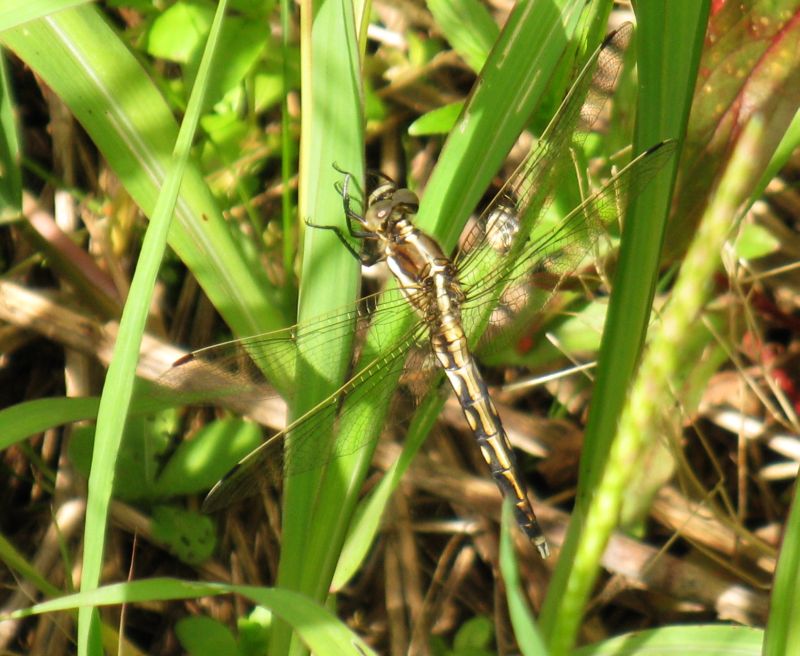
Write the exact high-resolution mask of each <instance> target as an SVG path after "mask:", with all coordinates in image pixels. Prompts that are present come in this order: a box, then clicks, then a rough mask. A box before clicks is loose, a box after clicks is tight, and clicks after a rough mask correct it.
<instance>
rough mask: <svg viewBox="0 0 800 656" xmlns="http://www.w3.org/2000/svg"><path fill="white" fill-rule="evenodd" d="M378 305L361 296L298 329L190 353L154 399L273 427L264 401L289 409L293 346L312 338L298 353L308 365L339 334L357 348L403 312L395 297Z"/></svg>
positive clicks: (164, 378)
mask: <svg viewBox="0 0 800 656" xmlns="http://www.w3.org/2000/svg"><path fill="white" fill-rule="evenodd" d="M377 299H378V295H377V294H375V295H371V296H366V297H364V298H362V299H361V300H360V301H359V303H358V304H357V305H356V306H349V307H347V308H342V309H340V310H338V311H335V312H332V313H330V314H327V315H323V316H320V317H316V318H314V319H312V320H310V321H307V322H304V323H302V324H297V325H294V326H290V327H288V328H285V329H282V330H277V331H273V332H269V333H264V334H261V335H254V336H251V337H246V338H244V339H238V340H233V341H230V342H224V343H222V344H216V345H214V346H211V347H208V348H205V349H200V350H197V351H194V352H192V353H189V354H188V355H186V356H184V357H182V358H180V359H179V360H177V361H176V362H175V363H174V364H173V365H172V367H170V369H168V370H167V371H166V372H165V373H164V374H162V375H161V376H160V377H159V378H158V380H157V381H156V382H157V383H158V384H159V386H160V387H161V388H162V390H161V391H160V392H159V398H160V399H162V400H163V399H164V398H167V399H168V400H171V401H172V402H174V403H175V405H208V404H214V405H223V406H225V407H227V408H229V409H231V410H233V411H234V412H237V413H239V414H243V415H248V416H250V417H252V418H253V419H255V420H256V421H259V422H260V423H262V424H265V425H267V426H272V427H274V426H275V418H274V417H275V415H274V412H269V410H270V408H274V407H275V404H270V403H268V401H269V400H270V399H275V398H276V397H279V396H280V397H282V398H283V399H284V401H285V402H286V403H288V404H289V405H291V403H292V401H293V399H294V395H295V394H296V391H297V389H298V386H297V381H296V380H295V368H296V366H297V358H298V356H299V351H298V342H299V341H300V340H302V339H304V338H305V337H306V336H313V343H312V346H310V347H309V346H307V345H306V346H304V348H303V351H302V353H303V357H305V358H307V359H308V360H309V361H313V358H314V357H316V354H317V353H318V352H319V351H321V350H323V349H325V347H326V345H327V344H328V343H329V342H330V341H331V340H340V339H341V338H342V334H343V332H347V331H351V332H352V331H354V332H355V334H356V342H357V343H358V342H359V341H360V340H361V339H362V338H363V335H364V334H365V333H366V328H367V326H368V325H370V324H371V323H372V322H373V321H378V322H380V323H381V324H383V325H390V324H391V322H392V321H393V317H396V316H397V312H398V309H399V308H401V307H402V308H405V300H404V299H402V298H400V296H399V294H397V295H395V296H392V297H389V298H388V299H383V300H381V306H380V308H379V309H376V304H377ZM265 410H267V412H265ZM282 425H285V422H284V423H283V424H282Z"/></svg>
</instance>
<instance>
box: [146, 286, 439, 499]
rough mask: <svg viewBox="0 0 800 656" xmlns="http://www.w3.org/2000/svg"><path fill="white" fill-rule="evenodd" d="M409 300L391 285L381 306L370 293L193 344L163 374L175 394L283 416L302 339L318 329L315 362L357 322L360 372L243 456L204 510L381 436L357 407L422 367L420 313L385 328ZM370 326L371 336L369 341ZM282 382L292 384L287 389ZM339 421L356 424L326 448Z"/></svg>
mask: <svg viewBox="0 0 800 656" xmlns="http://www.w3.org/2000/svg"><path fill="white" fill-rule="evenodd" d="M407 308H408V305H407V301H406V300H405V298H403V297H402V294H401V292H400V291H399V290H396V289H395V290H392V291H390V292H386V293H384V294H383V296H382V298H381V301H380V304H379V306H377V295H373V296H370V297H366V298H364V299H362V300H361V301H360V303H359V305H358V307H356V308H353V309H343V310H341V311H338V312H334V313H331V314H329V315H326V316H323V317H320V318H316V319H314V320H311V321H309V322H305V323H302V324H297V325H295V326H292V327H290V328H287V329H284V330H279V331H274V332H270V333H266V334H263V335H257V336H254V337H249V338H245V339H240V340H235V341H232V342H227V343H223V344H217V345H215V346H212V347H209V348H206V349H201V350H199V351H195V352H193V353H191V354H189V355H188V356H186V357H184V358H181V359H180V360H178V361H177V362H176V363H175V364H174V365H173V366H172V367H171V368H170V369H169V370H168V371H167V372H165V373H164V374H163V375H162V376H161V377H160V378H159V379H158V381H157V382H158V383H159V385H160V386H161V387H162V388H165V390H166V393H167V394H168V395H169V396H170V397H171V398H172V399H173V400H174V401H175V402H176V403H180V404H203V403H215V404H220V405H224V406H226V407H229V408H231V409H233V410H235V411H236V412H239V413H241V414H245V415H249V416H251V417H253V418H255V419H257V420H258V421H260V422H261V423H263V424H265V425H275V422H274V420H273V415H274V408H273V407H272V405H271V404H270V400H271V399H273V398H274V397H276V396H282V397H283V398H284V399H285V400H286V401H287V403H289V404H291V403H292V401H293V399H294V395H295V394H296V390H297V381H296V380H295V374H294V372H295V367H296V366H297V358H298V357H299V352H300V351H299V350H298V348H297V345H298V341H299V340H302V339H303V338H304V337H306V336H313V338H314V339H313V340H312V344H313V346H311V347H310V348H308V347H304V348H303V350H302V353H303V357H305V358H306V359H307V360H308V361H309V362H313V360H314V357H315V355H316V354H317V353H318V352H320V351H321V350H322V349H324V347H325V345H326V344H328V343H329V342H330V340H338V339H341V338H342V331H343V330H350V331H352V330H353V329H354V328H355V330H356V342H357V347H356V349H355V354H354V364H353V367H354V370H355V371H356V373H355V374H354V375H352V377H350V378H349V380H347V382H345V383H344V384H343V385H342V386H341V387H340V388H339V389H337V390H336V391H335V392H334V393H332V394H331V395H330V396H328V397H327V398H326V399H325V400H323V401H322V402H320V403H319V404H318V405H317V406H316V407H314V408H312V409H311V410H309V411H308V412H307V413H305V414H304V415H303V416H301V417H299V418H298V419H297V420H295V421H294V422H292V423H291V424H290V425H289V426H287V427H286V429H285V430H283V431H281V432H279V433H277V434H275V435H273V436H272V437H271V438H269V439H268V440H267V441H266V442H264V443H263V444H262V445H261V446H260V447H259V448H257V449H256V450H254V451H252V452H251V453H250V454H249V455H248V456H247V457H245V458H244V459H243V460H242V461H241V462H240V463H239V464H238V465H237V466H236V467H235V468H234V469H232V470H231V471H230V472H229V473H228V474H227V475H226V476H225V477H224V478H223V479H222V480H221V481H220V482H219V483H217V485H216V486H215V487H214V488H213V490H212V491H211V492H210V493H209V496H208V497H207V498H206V501H205V502H204V506H203V507H204V509H205V510H208V511H212V510H217V509H219V508H222V507H224V506H227V505H229V504H231V503H234V502H236V501H239V500H241V499H243V498H246V497H248V496H251V495H253V494H255V493H257V492H258V490H259V489H261V488H262V487H263V486H265V485H269V484H270V483H275V482H277V481H279V480H281V479H282V477H284V476H291V475H294V474H296V473H299V472H303V471H308V470H310V469H314V468H316V467H322V466H323V465H324V464H326V463H327V462H329V461H330V460H331V459H333V458H337V457H341V456H343V455H347V454H350V453H354V452H355V451H357V450H359V449H361V448H363V447H364V446H366V445H367V444H369V443H370V442H371V441H373V440H374V439H376V438H375V436H376V435H379V431H378V430H375V428H376V426H375V425H374V424H375V421H376V420H375V419H374V417H375V415H374V414H370V413H364V414H363V415H358V414H357V413H358V412H359V407H360V406H361V405H362V404H363V402H364V401H367V402H368V403H369V404H370V405H372V406H374V407H379V406H381V405H387V404H388V403H389V401H390V399H391V397H392V396H393V394H394V391H395V390H396V385H388V384H387V380H388V379H390V378H395V379H399V378H400V376H401V375H402V374H403V372H404V371H406V370H407V369H409V368H411V369H413V370H415V371H416V370H418V369H419V368H420V362H421V360H420V356H419V352H420V349H419V348H415V347H418V346H419V345H420V343H421V342H423V341H425V337H426V329H425V327H424V324H423V323H422V322H421V321H419V320H415V321H413V322H412V323H411V326H410V327H409V328H407V329H406V330H405V331H400V335H399V336H398V337H394V338H391V340H390V341H388V342H386V341H382V339H381V334H382V333H384V334H386V333H391V332H397V331H392V327H393V326H394V325H395V324H396V323H397V322H399V321H401V320H403V319H402V317H403V315H404V312H403V311H405V310H407ZM406 316H407V315H406ZM368 328H369V338H368V340H369V341H368V342H365V341H364V340H365V339H366V337H365V336H366V333H367V329H368ZM409 354H411V355H409ZM356 367H358V368H357V369H355V368H356ZM430 380H431V377H430V376H426V377H423V383H422V384H423V385H425V386H426V389H425V390H421V389H420V390H415V394H416V393H419V394H422V393H424V391H427V388H429V386H430ZM417 385H418V386H419V385H420V383H417ZM278 389H285V390H287V391H286V393H279V392H278ZM270 413H273V415H270ZM340 425H347V426H348V431H347V432H346V435H344V436H343V437H342V438H340V439H337V440H335V441H334V443H332V445H331V446H330V447H329V450H328V451H325V450H324V449H325V447H324V446H323V445H324V444H326V443H330V441H329V440H326V439H324V438H325V435H326V434H328V433H329V432H330V430H331V426H333V427H334V430H336V431H338V427H339V426H340ZM323 431H324V433H323ZM287 437H288V439H287Z"/></svg>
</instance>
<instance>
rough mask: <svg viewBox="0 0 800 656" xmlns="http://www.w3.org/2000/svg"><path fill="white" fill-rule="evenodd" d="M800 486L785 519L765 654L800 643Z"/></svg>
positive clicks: (782, 651) (786, 650)
mask: <svg viewBox="0 0 800 656" xmlns="http://www.w3.org/2000/svg"><path fill="white" fill-rule="evenodd" d="M799 613H800V486H797V485H796V486H795V491H794V500H793V502H792V510H791V512H790V513H789V519H788V520H787V522H786V530H785V532H784V535H783V543H782V544H781V553H780V557H779V559H778V567H777V568H776V570H775V581H774V583H773V586H772V602H771V604H770V613H769V621H768V622H767V631H766V635H765V639H764V655H765V656H779V655H780V654H789V653H791V651H792V649H793V647H792V645H798V644H800V642H798V641H800V623H798V621H797V618H798V616H799V615H798V614H799Z"/></svg>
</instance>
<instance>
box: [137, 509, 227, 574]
mask: <svg viewBox="0 0 800 656" xmlns="http://www.w3.org/2000/svg"><path fill="white" fill-rule="evenodd" d="M152 527H153V538H155V539H156V540H158V541H160V542H162V543H164V544H165V545H166V546H167V547H168V548H169V550H170V552H171V553H173V554H175V555H176V556H177V557H178V558H180V559H181V560H182V561H183V562H184V563H186V564H188V565H199V564H201V563H204V562H205V561H206V560H208V559H209V558H210V557H211V554H212V553H214V547H215V546H216V537H215V535H216V532H215V530H214V523H213V522H212V521H211V518H210V517H208V515H203V514H202V513H199V512H196V511H194V510H183V509H182V508H177V507H175V506H158V507H156V508H155V509H154V510H153V524H152Z"/></svg>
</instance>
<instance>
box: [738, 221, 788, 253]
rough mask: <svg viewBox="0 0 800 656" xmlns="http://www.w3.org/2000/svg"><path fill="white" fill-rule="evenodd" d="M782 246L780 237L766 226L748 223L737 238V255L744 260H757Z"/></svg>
mask: <svg viewBox="0 0 800 656" xmlns="http://www.w3.org/2000/svg"><path fill="white" fill-rule="evenodd" d="M780 246H781V242H780V240H779V239H777V238H776V237H775V235H773V234H772V233H771V232H770V231H769V230H767V229H766V228H765V227H764V226H761V225H758V224H756V223H748V224H746V225H744V226H742V229H741V230H740V231H739V235H738V236H737V238H736V244H735V248H736V255H738V256H739V257H740V258H742V259H744V260H756V259H758V258H759V257H765V256H767V255H771V254H772V253H774V252H775V251H777V250H778V249H779V248H780Z"/></svg>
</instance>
